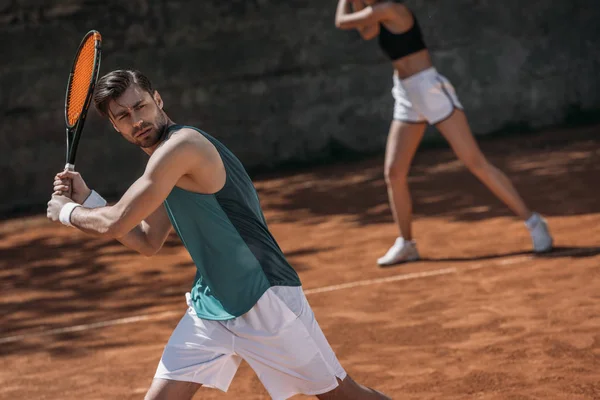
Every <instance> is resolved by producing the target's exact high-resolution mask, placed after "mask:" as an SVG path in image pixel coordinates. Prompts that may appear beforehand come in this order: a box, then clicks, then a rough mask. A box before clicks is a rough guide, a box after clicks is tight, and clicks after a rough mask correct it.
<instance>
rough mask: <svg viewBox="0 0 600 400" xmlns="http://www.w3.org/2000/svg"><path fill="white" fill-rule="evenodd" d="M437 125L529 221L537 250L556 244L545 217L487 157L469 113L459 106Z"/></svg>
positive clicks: (495, 190)
mask: <svg viewBox="0 0 600 400" xmlns="http://www.w3.org/2000/svg"><path fill="white" fill-rule="evenodd" d="M435 126H436V128H438V129H439V131H440V132H441V133H442V135H444V137H445V138H446V140H448V142H449V143H450V146H451V147H452V149H453V150H454V153H455V154H456V156H457V157H458V158H459V159H460V160H461V161H462V162H463V163H464V164H465V165H466V167H467V168H468V169H469V170H470V171H471V172H472V173H473V174H474V175H475V176H476V177H477V178H478V179H479V180H480V181H481V182H483V183H484V184H485V185H486V186H487V187H488V189H490V191H491V192H492V193H494V194H495V195H496V196H497V197H498V198H499V199H500V200H501V201H502V202H504V204H506V205H507V206H508V207H509V208H510V209H511V210H512V211H513V212H514V213H515V214H516V215H518V216H519V217H520V218H521V219H522V220H523V221H525V223H526V225H527V227H528V228H529V230H530V232H531V235H532V239H533V242H534V250H535V251H536V252H544V251H548V250H549V249H550V248H551V247H552V237H551V236H550V233H549V232H548V228H547V226H546V223H545V221H544V220H543V219H542V218H541V217H540V216H539V215H538V214H536V213H532V212H531V211H530V210H529V208H528V207H527V205H526V204H525V202H524V201H523V199H522V198H521V196H520V195H519V193H518V192H517V190H516V189H515V187H514V186H513V185H512V183H511V182H510V180H509V179H508V178H507V177H506V175H505V174H504V173H503V172H502V171H500V170H499V169H498V168H496V167H495V166H494V165H492V164H490V163H489V162H488V160H487V159H486V158H485V156H484V155H483V153H482V152H481V150H480V148H479V146H478V145H477V142H476V141H475V138H474V137H473V134H472V133H471V129H470V127H469V123H468V122H467V118H466V116H465V113H464V112H463V111H462V110H459V109H457V110H455V111H454V113H453V114H452V115H451V116H450V117H449V118H447V119H445V120H444V121H442V122H439V123H437V124H436V125H435Z"/></svg>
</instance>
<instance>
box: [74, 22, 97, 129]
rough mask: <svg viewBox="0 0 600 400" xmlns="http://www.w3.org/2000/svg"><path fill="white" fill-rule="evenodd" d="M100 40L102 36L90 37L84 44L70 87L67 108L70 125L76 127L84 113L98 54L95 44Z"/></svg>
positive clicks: (94, 35) (95, 34)
mask: <svg viewBox="0 0 600 400" xmlns="http://www.w3.org/2000/svg"><path fill="white" fill-rule="evenodd" d="M96 40H100V34H99V33H94V34H93V35H90V36H89V37H88V38H87V39H86V41H85V43H84V44H83V46H82V48H81V51H80V52H79V54H78V55H77V61H76V62H75V71H74V73H73V79H71V85H70V86H69V102H68V106H67V118H68V122H69V125H71V126H72V125H74V124H75V122H77V119H78V118H79V115H81V112H82V111H83V107H84V105H85V100H86V97H87V94H88V89H89V87H90V81H91V79H92V74H93V71H94V55H95V53H96V49H95V43H96Z"/></svg>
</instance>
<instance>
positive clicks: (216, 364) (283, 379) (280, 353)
mask: <svg viewBox="0 0 600 400" xmlns="http://www.w3.org/2000/svg"><path fill="white" fill-rule="evenodd" d="M186 298H187V301H188V306H190V301H189V294H186ZM242 360H245V361H246V362H247V363H248V364H249V365H250V367H252V369H253V370H254V372H256V375H257V376H258V378H259V379H260V381H261V382H262V384H263V385H264V386H265V388H266V389H267V391H268V392H269V394H270V395H271V397H272V398H273V399H287V398H289V397H292V396H294V395H296V394H300V393H301V394H306V395H316V394H321V393H327V392H329V391H331V390H333V389H335V388H336V387H337V386H338V382H337V379H336V377H337V378H340V379H341V380H343V379H344V378H345V377H346V372H345V371H344V369H343V368H342V366H341V365H340V363H339V362H338V360H337V358H336V356H335V354H334V352H333V350H332V349H331V347H330V346H329V343H328V342H327V339H326V338H325V335H323V332H322V331H321V328H320V327H319V325H318V323H317V321H316V320H315V316H314V314H313V311H312V309H311V308H310V305H309V304H308V301H307V300H306V297H305V296H304V292H303V291H302V287H290V286H275V287H272V288H270V289H268V290H267V291H266V292H265V294H263V295H262V297H261V298H260V299H259V300H258V302H257V303H256V305H255V306H254V307H253V308H252V309H251V310H250V311H248V312H247V313H246V314H244V315H242V316H240V317H238V318H235V319H230V320H226V321H212V320H206V319H200V318H198V316H197V315H196V313H195V312H194V309H193V308H192V307H191V306H190V307H188V310H187V312H186V314H185V315H184V316H183V318H182V319H181V321H180V322H179V324H178V325H177V327H176V328H175V330H174V331H173V334H172V335H171V338H170V339H169V342H168V343H167V345H166V346H165V349H164V352H163V355H162V358H161V360H160V362H159V364H158V368H157V370H156V374H155V376H154V377H155V378H162V379H171V380H177V381H187V382H196V383H200V384H202V385H204V386H207V387H212V388H217V389H220V390H222V391H224V392H226V391H227V389H228V388H229V384H230V383H231V381H232V379H233V377H234V375H235V373H236V371H237V369H238V367H239V365H240V362H241V361H242Z"/></svg>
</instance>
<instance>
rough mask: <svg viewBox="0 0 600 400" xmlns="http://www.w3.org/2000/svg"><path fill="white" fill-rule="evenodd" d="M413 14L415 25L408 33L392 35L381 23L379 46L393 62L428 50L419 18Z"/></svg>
mask: <svg viewBox="0 0 600 400" xmlns="http://www.w3.org/2000/svg"><path fill="white" fill-rule="evenodd" d="M411 14H412V16H413V21H414V23H413V26H412V27H411V28H410V29H409V30H407V31H406V32H402V33H392V32H390V31H388V30H387V28H386V27H385V26H384V25H383V24H382V23H379V25H380V29H379V38H378V40H379V46H380V47H381V49H382V50H383V52H384V53H386V54H387V56H388V57H389V58H390V59H392V61H395V60H398V59H400V58H402V57H405V56H407V55H409V54H412V53H416V52H417V51H419V50H423V49H426V48H427V46H426V45H425V42H424V41H423V34H422V33H421V27H420V26H419V22H418V21H417V17H415V14H413V12H412V11H411Z"/></svg>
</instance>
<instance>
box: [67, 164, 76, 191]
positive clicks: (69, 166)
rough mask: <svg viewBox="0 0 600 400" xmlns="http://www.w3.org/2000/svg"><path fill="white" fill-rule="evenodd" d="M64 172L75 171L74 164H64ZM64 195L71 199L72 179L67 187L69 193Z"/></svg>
mask: <svg viewBox="0 0 600 400" xmlns="http://www.w3.org/2000/svg"><path fill="white" fill-rule="evenodd" d="M65 171H75V164H70V163H66V164H65ZM64 195H65V196H67V197H68V198H71V196H72V195H73V180H72V179H71V185H70V186H69V191H68V192H66V193H64Z"/></svg>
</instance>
